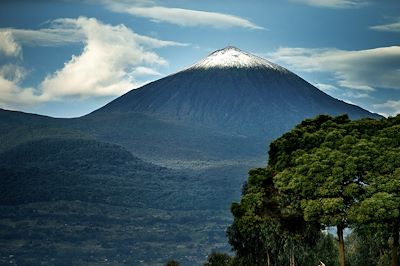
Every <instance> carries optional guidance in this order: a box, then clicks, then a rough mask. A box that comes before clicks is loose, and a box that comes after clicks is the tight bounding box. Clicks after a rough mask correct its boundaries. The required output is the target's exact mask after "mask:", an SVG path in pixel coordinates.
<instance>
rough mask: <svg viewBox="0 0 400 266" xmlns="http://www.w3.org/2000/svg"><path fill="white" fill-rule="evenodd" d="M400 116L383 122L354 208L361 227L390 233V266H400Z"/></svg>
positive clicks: (352, 210) (376, 134) (352, 214)
mask: <svg viewBox="0 0 400 266" xmlns="http://www.w3.org/2000/svg"><path fill="white" fill-rule="evenodd" d="M399 122H400V116H397V117H396V118H390V119H388V120H384V121H382V123H384V127H383V128H382V129H380V130H378V131H376V132H375V134H374V137H373V138H372V139H371V142H372V143H373V145H374V148H375V150H376V152H375V156H374V158H373V160H372V162H373V163H372V166H371V167H370V170H369V172H368V174H367V178H366V180H365V193H364V194H363V196H362V197H361V198H360V199H359V202H358V203H357V204H355V205H354V206H353V208H352V209H351V213H350V217H351V218H352V219H353V220H354V222H355V223H358V224H369V225H370V226H371V227H373V226H375V227H377V226H386V228H387V230H390V231H391V237H390V238H391V246H392V252H391V253H392V255H391V257H392V259H391V265H392V266H398V264H399V259H398V252H399V227H400V156H399V155H400V125H399Z"/></svg>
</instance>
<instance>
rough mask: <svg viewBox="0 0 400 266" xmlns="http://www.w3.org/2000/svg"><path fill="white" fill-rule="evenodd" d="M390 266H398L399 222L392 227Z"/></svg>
mask: <svg viewBox="0 0 400 266" xmlns="http://www.w3.org/2000/svg"><path fill="white" fill-rule="evenodd" d="M391 265H392V266H398V265H399V222H397V221H396V223H395V224H394V226H393V245H392V264H391Z"/></svg>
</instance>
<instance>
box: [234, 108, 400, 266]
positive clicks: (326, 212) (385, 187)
mask: <svg viewBox="0 0 400 266" xmlns="http://www.w3.org/2000/svg"><path fill="white" fill-rule="evenodd" d="M399 155H400V116H397V117H394V118H388V119H381V120H373V119H361V120H355V121H352V120H350V119H349V118H348V116H347V115H342V116H337V117H331V116H327V115H320V116H318V117H316V118H314V119H307V120H304V121H303V122H301V123H300V124H299V125H297V126H296V127H295V128H294V129H293V130H291V131H290V132H287V133H285V134H284V135H282V136H281V137H280V138H278V139H276V140H275V141H274V142H272V143H271V145H270V150H269V160H268V165H267V167H266V168H262V169H256V170H252V171H250V174H249V178H248V182H247V184H246V185H245V187H244V189H243V195H242V198H241V201H240V203H234V204H232V209H231V210H232V214H233V216H234V221H233V224H232V226H231V227H230V228H229V229H228V236H229V239H230V243H231V245H232V246H233V248H234V250H235V251H236V253H237V255H238V256H239V257H242V258H243V259H247V260H250V261H251V263H252V265H261V264H264V265H265V264H267V265H275V262H274V261H277V260H279V258H278V257H279V254H282V252H283V253H285V254H289V255H288V256H287V257H288V259H289V262H288V263H286V264H289V265H296V262H295V261H297V264H298V263H299V262H300V261H301V260H302V257H304V254H305V253H307V252H305V250H306V249H310V248H311V249H314V250H315V247H316V246H317V245H318V241H317V240H316V239H318V236H319V237H321V236H320V232H321V230H320V229H322V228H331V227H336V231H337V237H338V250H339V263H340V265H342V266H343V265H345V263H346V258H345V246H344V235H343V230H344V229H345V228H347V227H351V228H353V229H354V228H357V227H362V226H365V225H368V226H374V225H379V226H382V225H384V226H386V229H388V228H390V229H391V231H392V234H391V236H390V238H391V239H390V242H391V246H392V265H393V266H397V265H398V249H399V243H398V242H399V210H400V198H399V197H400V194H399V191H400V156H399ZM299 248H300V249H299ZM294 250H297V251H299V250H303V251H302V252H303V253H302V254H300V252H297V254H294ZM310 254H311V253H310ZM295 255H296V256H295ZM295 257H297V258H295ZM309 257H310V256H309ZM314 259H317V258H314ZM320 259H321V260H322V258H320ZM312 263H314V262H312ZM317 263H318V261H317ZM304 265H307V264H304Z"/></svg>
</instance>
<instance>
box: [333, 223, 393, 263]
mask: <svg viewBox="0 0 400 266" xmlns="http://www.w3.org/2000/svg"><path fill="white" fill-rule="evenodd" d="M337 235H338V239H339V265H340V266H345V265H346V257H345V256H346V255H345V253H344V238H343V224H338V225H337ZM396 266H397V265H396Z"/></svg>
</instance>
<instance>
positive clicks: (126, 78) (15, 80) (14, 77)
mask: <svg viewBox="0 0 400 266" xmlns="http://www.w3.org/2000/svg"><path fill="white" fill-rule="evenodd" d="M4 32H7V34H6V36H11V37H10V40H11V39H12V38H13V37H14V36H15V37H16V38H15V39H17V40H19V41H20V42H21V43H23V44H25V45H40V46H57V45H64V44H67V43H72V42H82V43H83V45H84V48H83V51H82V53H81V54H79V55H72V57H71V59H70V60H69V61H67V62H66V63H65V64H64V66H63V67H62V68H61V69H58V70H57V71H55V72H54V73H52V74H50V75H48V76H46V77H45V78H44V79H43V81H42V82H41V83H40V84H39V85H38V87H37V88H31V87H28V88H25V87H24V86H22V85H21V83H22V81H23V80H24V78H25V75H26V73H27V71H26V70H25V69H23V68H22V67H18V66H16V65H12V64H8V65H3V66H1V67H0V105H1V106H2V107H5V108H11V109H12V107H13V106H21V105H22V106H23V105H30V104H36V103H42V102H47V101H56V100H61V99H63V100H65V99H82V98H87V97H102V96H118V95H121V94H123V93H125V92H127V91H128V90H130V89H134V88H137V87H139V86H141V85H143V78H146V77H148V76H158V75H161V74H160V73H159V72H158V68H159V67H162V66H166V65H168V62H167V61H166V60H165V59H163V58H162V57H160V56H159V55H158V54H157V53H156V52H155V51H154V50H153V49H154V48H158V47H164V46H171V45H175V46H181V45H186V44H182V43H177V42H173V41H164V40H158V39H155V38H151V37H148V36H142V35H139V34H137V33H135V32H133V31H132V30H131V29H129V28H127V27H126V26H124V25H116V26H113V25H109V24H104V23H102V22H100V21H98V20H96V19H94V18H86V17H80V18H77V19H57V20H55V21H53V22H52V23H50V28H45V29H40V30H37V31H35V30H21V29H7V30H6V29H0V33H4ZM15 43H16V44H17V45H18V46H17V47H20V46H19V44H18V43H17V42H15ZM146 79H147V78H146Z"/></svg>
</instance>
